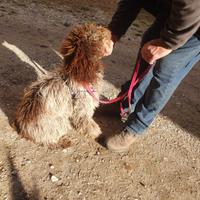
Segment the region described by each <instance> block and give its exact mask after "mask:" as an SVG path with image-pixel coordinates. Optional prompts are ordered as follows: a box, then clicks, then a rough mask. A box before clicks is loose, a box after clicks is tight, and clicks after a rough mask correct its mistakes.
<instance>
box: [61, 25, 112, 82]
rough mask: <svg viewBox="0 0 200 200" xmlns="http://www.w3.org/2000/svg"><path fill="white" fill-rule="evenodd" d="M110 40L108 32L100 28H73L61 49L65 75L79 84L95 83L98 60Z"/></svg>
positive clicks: (82, 26) (87, 26)
mask: <svg viewBox="0 0 200 200" xmlns="http://www.w3.org/2000/svg"><path fill="white" fill-rule="evenodd" d="M110 40H111V33H110V31H109V30H108V29H107V28H104V27H102V26H98V25H95V24H83V25H79V26H77V27H75V28H74V29H73V30H72V31H71V32H70V33H69V34H68V36H67V37H66V39H65V40H64V41H63V44H62V47H61V54H62V55H63V57H64V67H65V73H66V75H67V76H69V77H70V78H72V79H74V80H75V81H77V82H80V83H81V82H85V81H87V82H95V81H96V79H97V73H98V71H99V70H100V69H99V68H100V66H101V65H100V64H99V63H98V60H99V59H100V58H102V57H103V54H104V52H105V44H106V43H107V42H109V41H110Z"/></svg>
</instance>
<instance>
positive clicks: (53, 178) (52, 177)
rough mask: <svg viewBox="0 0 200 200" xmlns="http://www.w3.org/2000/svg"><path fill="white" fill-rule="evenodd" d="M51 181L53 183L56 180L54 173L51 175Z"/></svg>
mask: <svg viewBox="0 0 200 200" xmlns="http://www.w3.org/2000/svg"><path fill="white" fill-rule="evenodd" d="M51 181H52V182H53V183H54V182H57V181H58V178H57V177H56V176H54V175H52V176H51Z"/></svg>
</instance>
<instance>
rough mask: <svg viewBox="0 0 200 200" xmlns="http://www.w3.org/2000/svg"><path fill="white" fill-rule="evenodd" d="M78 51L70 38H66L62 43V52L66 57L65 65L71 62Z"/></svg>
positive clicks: (64, 57)
mask: <svg viewBox="0 0 200 200" xmlns="http://www.w3.org/2000/svg"><path fill="white" fill-rule="evenodd" d="M75 51H76V46H75V45H74V44H72V43H71V41H70V40H69V39H65V40H64V41H63V43H62V46H61V49H60V53H61V55H62V56H63V59H64V66H66V65H68V64H69V63H71V61H72V59H73V57H74V53H75Z"/></svg>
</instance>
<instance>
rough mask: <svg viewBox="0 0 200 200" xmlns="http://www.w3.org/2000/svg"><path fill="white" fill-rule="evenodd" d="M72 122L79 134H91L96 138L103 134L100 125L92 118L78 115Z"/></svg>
mask: <svg viewBox="0 0 200 200" xmlns="http://www.w3.org/2000/svg"><path fill="white" fill-rule="evenodd" d="M70 121H71V123H72V126H73V128H74V129H75V130H76V132H78V133H81V134H89V135H91V136H93V137H95V138H96V137H98V136H99V135H100V134H101V129H100V127H99V125H98V124H97V123H96V122H95V121H94V120H93V119H92V118H91V117H90V116H87V115H82V116H81V115H76V116H74V117H73V118H72V119H71V120H70Z"/></svg>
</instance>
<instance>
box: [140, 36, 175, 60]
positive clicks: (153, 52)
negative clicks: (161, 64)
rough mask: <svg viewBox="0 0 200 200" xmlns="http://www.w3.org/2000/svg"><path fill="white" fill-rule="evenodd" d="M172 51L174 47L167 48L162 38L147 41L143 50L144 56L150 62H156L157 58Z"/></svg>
mask: <svg viewBox="0 0 200 200" xmlns="http://www.w3.org/2000/svg"><path fill="white" fill-rule="evenodd" d="M171 52H172V49H169V48H167V47H166V46H165V44H164V43H163V42H162V41H161V40H160V39H156V40H151V41H149V42H147V43H146V44H144V46H143V47H142V50H141V54H142V58H143V59H144V60H145V61H146V62H148V63H149V64H153V63H155V62H156V60H158V59H160V58H163V57H165V56H167V55H168V54H170V53H171Z"/></svg>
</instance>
